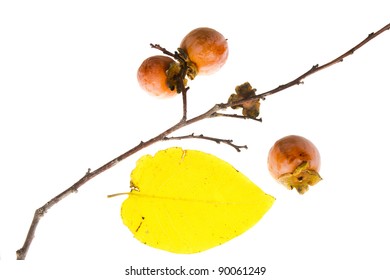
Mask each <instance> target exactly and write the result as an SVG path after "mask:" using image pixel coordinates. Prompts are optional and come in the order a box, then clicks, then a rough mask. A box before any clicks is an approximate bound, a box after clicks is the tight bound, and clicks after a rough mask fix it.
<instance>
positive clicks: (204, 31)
mask: <svg viewBox="0 0 390 280" xmlns="http://www.w3.org/2000/svg"><path fill="white" fill-rule="evenodd" d="M180 49H182V50H184V51H185V53H186V54H187V55H188V58H189V60H190V61H191V62H192V63H193V64H195V65H194V66H195V67H194V68H195V69H194V70H193V72H195V75H196V74H205V75H208V74H212V73H215V72H216V71H218V70H219V69H220V68H221V67H222V66H223V65H224V64H225V62H226V60H227V58H228V54H229V48H228V43H227V40H226V39H225V37H224V36H223V35H222V34H221V33H219V32H218V31H216V30H214V29H212V28H208V27H200V28H196V29H194V30H192V31H191V32H190V33H188V34H187V35H186V36H185V37H184V38H183V40H182V42H181V44H180Z"/></svg>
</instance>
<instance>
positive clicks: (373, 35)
mask: <svg viewBox="0 0 390 280" xmlns="http://www.w3.org/2000/svg"><path fill="white" fill-rule="evenodd" d="M389 29H390V23H388V24H386V25H385V26H384V27H382V28H381V29H379V30H378V31H377V32H372V33H370V34H369V35H368V36H367V37H366V38H365V39H364V40H363V41H361V42H360V43H359V44H357V45H356V46H354V47H353V48H352V49H350V50H348V51H347V52H345V53H343V54H342V55H340V56H338V57H336V58H335V59H333V60H331V61H329V62H328V63H325V64H323V65H321V66H320V65H319V64H316V65H314V66H312V67H311V68H310V69H309V70H308V71H306V72H305V73H303V74H302V75H300V76H298V77H297V78H295V79H294V80H292V81H291V82H288V83H286V84H283V85H280V86H278V87H276V88H274V89H271V90H269V91H265V92H263V93H260V94H257V95H255V96H252V97H249V98H246V99H243V100H240V101H237V102H232V103H224V104H220V106H221V107H222V108H229V107H232V106H237V105H241V104H242V103H244V102H245V101H249V100H256V99H259V98H261V99H263V100H264V99H265V98H266V97H267V96H270V95H272V94H275V93H277V92H280V91H282V90H285V89H287V88H290V87H292V86H296V85H300V84H303V80H304V79H306V78H307V77H309V76H310V75H313V74H315V73H317V72H319V71H321V70H324V69H326V68H328V67H330V66H333V65H335V64H337V63H340V62H342V61H344V59H345V58H346V57H348V56H350V55H352V54H354V53H355V52H356V51H357V50H358V49H360V48H361V47H363V46H364V45H365V44H367V43H368V42H370V41H371V40H373V39H374V38H376V37H377V36H379V35H380V34H382V33H384V32H385V31H387V30H389Z"/></svg>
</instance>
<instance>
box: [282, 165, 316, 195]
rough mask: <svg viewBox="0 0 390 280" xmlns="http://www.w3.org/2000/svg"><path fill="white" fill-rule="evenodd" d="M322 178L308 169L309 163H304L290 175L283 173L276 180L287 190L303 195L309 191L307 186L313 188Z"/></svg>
mask: <svg viewBox="0 0 390 280" xmlns="http://www.w3.org/2000/svg"><path fill="white" fill-rule="evenodd" d="M321 180H322V178H321V176H320V174H319V173H318V172H317V171H315V170H313V169H310V165H309V162H307V161H304V162H302V163H301V164H300V165H298V166H297V168H295V170H294V171H293V172H291V173H285V174H283V175H281V176H280V177H279V178H278V181H279V182H280V183H281V184H282V185H284V186H285V187H286V188H287V189H289V190H292V189H296V190H297V191H298V193H299V194H304V193H305V192H307V191H308V190H309V186H314V185H315V184H317V183H318V182H319V181H321Z"/></svg>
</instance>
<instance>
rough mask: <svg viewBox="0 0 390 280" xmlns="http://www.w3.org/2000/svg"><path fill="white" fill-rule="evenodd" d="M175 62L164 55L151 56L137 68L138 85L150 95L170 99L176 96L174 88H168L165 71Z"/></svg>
mask: <svg viewBox="0 0 390 280" xmlns="http://www.w3.org/2000/svg"><path fill="white" fill-rule="evenodd" d="M174 64H176V62H175V61H174V60H173V59H172V58H170V57H168V56H164V55H156V56H151V57H149V58H147V59H145V60H144V61H143V62H142V64H141V66H140V67H139V68H138V72H137V79H138V83H139V85H140V86H141V88H143V89H144V90H145V91H147V92H148V93H150V94H151V95H155V96H159V97H172V96H175V95H177V92H176V90H175V88H174V87H172V88H171V87H169V84H168V78H167V71H168V70H169V68H170V67H172V65H174Z"/></svg>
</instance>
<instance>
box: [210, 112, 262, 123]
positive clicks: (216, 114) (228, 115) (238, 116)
mask: <svg viewBox="0 0 390 280" xmlns="http://www.w3.org/2000/svg"><path fill="white" fill-rule="evenodd" d="M211 117H225V118H235V119H243V120H253V121H257V122H262V121H263V120H262V118H251V117H248V116H242V115H237V114H224V113H219V112H215V113H213V114H212V115H211Z"/></svg>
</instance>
